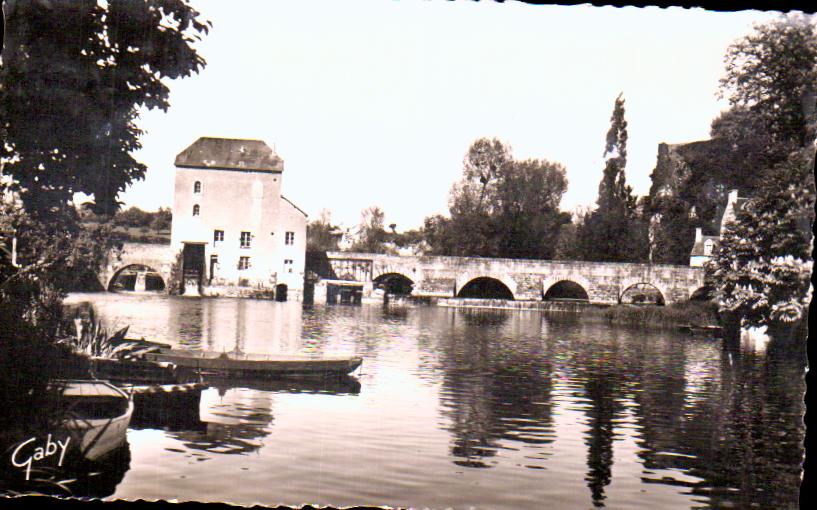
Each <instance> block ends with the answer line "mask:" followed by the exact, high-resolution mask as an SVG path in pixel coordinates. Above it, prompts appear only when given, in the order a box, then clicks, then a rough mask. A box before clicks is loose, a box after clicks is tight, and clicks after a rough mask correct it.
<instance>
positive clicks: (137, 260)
mask: <svg viewBox="0 0 817 510" xmlns="http://www.w3.org/2000/svg"><path fill="white" fill-rule="evenodd" d="M174 259H175V256H174V254H173V252H172V251H171V249H170V245H169V244H150V243H123V245H122V249H121V250H116V249H115V250H113V251H112V252H111V253H110V254H109V255H108V261H107V263H106V264H105V266H104V267H103V268H102V269H101V270H100V271H99V273H98V275H97V276H98V278H99V283H100V284H101V285H102V288H104V289H105V290H113V288H112V286H113V283H114V280H115V278H116V276H118V275H119V274H120V273H122V272H124V271H128V270H130V269H131V268H139V270H138V273H139V274H141V278H142V279H143V280H144V272H145V270H144V269H142V268H147V271H149V272H152V273H155V274H158V275H159V276H161V278H162V281H163V284H164V285H165V286H167V284H168V282H169V281H170V270H171V267H172V266H173V262H174ZM140 266H141V267H140ZM137 278H138V276H137ZM137 285H138V284H137Z"/></svg>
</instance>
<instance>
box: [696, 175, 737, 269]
mask: <svg viewBox="0 0 817 510" xmlns="http://www.w3.org/2000/svg"><path fill="white" fill-rule="evenodd" d="M746 200H747V199H746V198H740V197H738V190H736V189H735V190H731V191H730V192H729V196H728V198H727V200H726V207H725V208H724V210H723V215H722V216H721V222H720V225H718V231H717V233H716V234H715V235H704V232H703V229H702V228H701V227H698V228H696V229H695V243H694V244H693V245H692V252H691V253H690V254H689V265H690V266H692V267H702V266H703V265H704V264H706V263H707V262H708V261H709V260H710V259H711V258H712V256H713V255H714V254H715V250H716V249H717V248H718V245H719V244H720V240H721V236H722V235H723V232H724V230H725V229H726V225H727V224H729V223H731V222H733V221H735V218H736V217H737V213H738V212H740V210H741V209H743V206H744V204H745V203H746Z"/></svg>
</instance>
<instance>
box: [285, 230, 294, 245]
mask: <svg viewBox="0 0 817 510" xmlns="http://www.w3.org/2000/svg"><path fill="white" fill-rule="evenodd" d="M284 244H295V232H287V233H286V237H285V238H284Z"/></svg>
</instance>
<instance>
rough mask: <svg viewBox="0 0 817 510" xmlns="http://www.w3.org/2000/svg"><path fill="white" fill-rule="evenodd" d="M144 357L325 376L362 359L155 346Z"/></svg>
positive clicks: (237, 373)
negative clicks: (157, 348) (155, 350)
mask: <svg viewBox="0 0 817 510" xmlns="http://www.w3.org/2000/svg"><path fill="white" fill-rule="evenodd" d="M144 357H145V359H147V360H151V361H160V362H167V363H173V364H174V365H176V366H177V367H184V368H188V369H193V370H196V371H200V372H216V373H222V374H226V375H228V376H231V377H273V378H274V377H327V376H340V375H346V374H349V373H351V372H353V371H354V370H356V369H357V368H358V367H359V366H360V364H361V363H363V359H362V358H359V357H354V356H353V357H348V356H311V355H266V354H245V353H238V352H213V351H193V350H183V349H159V350H158V351H157V352H150V353H146V354H145V355H144Z"/></svg>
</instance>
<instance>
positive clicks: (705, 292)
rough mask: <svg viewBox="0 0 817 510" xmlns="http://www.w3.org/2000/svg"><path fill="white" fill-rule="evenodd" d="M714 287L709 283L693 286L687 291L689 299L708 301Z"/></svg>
mask: <svg viewBox="0 0 817 510" xmlns="http://www.w3.org/2000/svg"><path fill="white" fill-rule="evenodd" d="M714 291H715V289H713V288H712V286H710V285H702V286H700V287H697V288H695V287H693V288H691V289H690V291H689V300H690V301H709V300H711V299H712V293H713V292H714Z"/></svg>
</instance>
